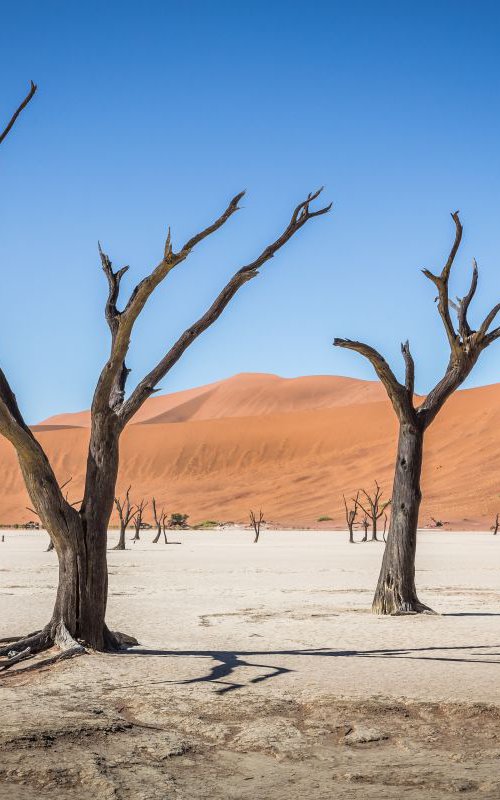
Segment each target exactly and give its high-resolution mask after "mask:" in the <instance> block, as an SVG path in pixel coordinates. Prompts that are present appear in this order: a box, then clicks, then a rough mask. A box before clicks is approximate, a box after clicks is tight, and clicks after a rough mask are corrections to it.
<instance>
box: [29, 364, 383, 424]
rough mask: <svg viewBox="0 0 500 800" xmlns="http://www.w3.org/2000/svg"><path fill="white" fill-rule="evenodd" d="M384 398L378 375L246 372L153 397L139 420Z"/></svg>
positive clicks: (82, 420) (79, 420)
mask: <svg viewBox="0 0 500 800" xmlns="http://www.w3.org/2000/svg"><path fill="white" fill-rule="evenodd" d="M383 399H385V392H384V389H383V388H382V386H381V385H380V384H379V383H378V382H377V381H359V380H355V379H354V378H343V377H337V376H332V375H312V376H306V377H304V378H280V377H278V376H277V375H265V374H258V373H242V374H240V375H235V376H234V377H232V378H228V379H227V380H225V381H218V382H217V383H209V384H207V385H206V386H199V387H197V388H196V389H186V390H184V391H183V392H173V393H172V394H166V395H160V396H158V397H152V398H150V399H149V400H148V401H147V402H146V403H145V404H144V406H143V407H142V408H141V410H140V411H139V412H138V414H137V415H136V416H135V418H134V422H148V423H149V422H155V423H156V422H187V421H188V420H193V419H220V418H226V417H256V416H259V417H260V416H263V415H265V414H273V413H279V412H284V411H302V410H305V409H313V408H335V407H336V406H352V405H357V404H359V403H366V402H369V401H371V400H383ZM40 424H41V425H43V426H47V425H63V426H68V425H71V426H74V425H76V426H81V427H88V426H89V424H90V415H89V412H88V411H80V412H77V413H75V414H59V415H57V416H55V417H50V418H49V419H47V420H45V421H44V422H42V423H40Z"/></svg>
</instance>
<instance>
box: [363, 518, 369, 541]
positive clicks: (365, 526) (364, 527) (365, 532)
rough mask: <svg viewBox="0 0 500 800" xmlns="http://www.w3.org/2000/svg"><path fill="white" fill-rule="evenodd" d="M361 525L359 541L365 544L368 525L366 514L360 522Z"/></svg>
mask: <svg viewBox="0 0 500 800" xmlns="http://www.w3.org/2000/svg"><path fill="white" fill-rule="evenodd" d="M361 524H362V526H363V530H364V534H363V538H362V539H361V541H362V542H367V541H368V524H369V523H368V517H367V516H366V514H365V516H364V517H363V521H362V523H361Z"/></svg>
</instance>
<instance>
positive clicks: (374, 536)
mask: <svg viewBox="0 0 500 800" xmlns="http://www.w3.org/2000/svg"><path fill="white" fill-rule="evenodd" d="M373 514H374V515H373V518H372V538H371V541H372V542H378V539H377V517H376V516H375V514H376V511H374V512H373Z"/></svg>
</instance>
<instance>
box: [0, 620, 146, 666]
mask: <svg viewBox="0 0 500 800" xmlns="http://www.w3.org/2000/svg"><path fill="white" fill-rule="evenodd" d="M104 639H105V647H106V649H107V650H111V651H114V652H116V651H119V650H123V649H127V648H128V647H134V646H135V645H137V644H139V642H138V641H137V639H134V637H133V636H128V635H127V634H126V633H120V632H119V631H110V630H108V628H106V629H105V635H104ZM0 643H1V644H3V646H2V647H0V673H2V672H5V671H6V670H9V669H10V668H11V667H13V666H14V665H15V664H19V663H20V662H21V661H25V660H27V659H29V658H32V657H33V656H36V655H37V654H38V653H42V652H44V651H46V650H51V649H52V648H53V647H57V648H58V649H59V651H60V652H59V653H56V654H55V655H53V656H50V657H49V658H45V659H42V660H38V661H35V662H34V663H33V664H30V665H28V666H23V667H22V668H21V669H17V670H15V671H14V672H10V673H9V675H18V674H21V673H22V674H24V673H25V672H31V671H33V670H37V669H40V668H42V667H48V666H51V665H52V664H56V663H57V662H59V661H64V660H66V659H68V658H74V657H75V656H79V655H83V654H84V653H87V652H89V651H88V650H87V648H86V647H85V646H84V645H83V644H82V643H81V642H78V641H77V640H76V639H74V638H73V637H72V636H71V634H70V632H69V631H68V629H67V627H66V625H65V624H64V622H63V621H62V620H61V621H60V622H58V623H57V624H54V622H50V623H49V624H48V625H47V626H46V627H45V628H43V630H41V631H36V632H35V633H31V634H29V636H24V637H21V636H19V637H11V638H7V639H2V640H0ZM5 643H8V644H5Z"/></svg>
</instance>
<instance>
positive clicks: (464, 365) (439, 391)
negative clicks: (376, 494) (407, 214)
mask: <svg viewBox="0 0 500 800" xmlns="http://www.w3.org/2000/svg"><path fill="white" fill-rule="evenodd" d="M452 218H453V221H454V223H455V239H454V243H453V246H452V248H451V250H450V254H449V256H448V259H447V261H446V263H445V265H444V267H443V269H442V270H441V272H440V273H439V274H437V275H435V274H433V273H432V272H430V271H429V270H427V269H426V270H423V272H424V275H425V276H426V277H427V278H429V280H431V281H432V283H433V284H434V285H435V286H436V288H437V291H438V298H437V300H438V311H439V314H440V317H441V320H442V323H443V326H444V329H445V332H446V336H447V338H448V343H449V348H450V358H449V362H448V366H447V368H446V371H445V374H444V376H443V377H442V379H441V380H440V381H439V382H438V383H437V384H436V386H435V387H434V388H433V389H432V390H431V391H430V392H429V394H428V395H427V397H426V398H425V400H423V402H421V403H420V405H418V406H417V407H415V398H414V381H415V365H414V361H413V357H412V355H411V353H410V346H409V344H408V342H406V343H405V344H403V345H401V350H402V354H403V358H404V362H405V368H406V369H405V373H406V374H405V381H404V384H403V383H400V382H399V381H398V380H397V378H396V376H395V375H394V373H393V371H392V370H391V368H390V366H389V365H388V363H387V362H386V361H385V359H384V358H383V357H382V356H381V355H380V353H378V352H377V350H375V349H374V348H373V347H370V346H369V345H367V344H363V343H362V342H356V341H351V340H349V339H335V341H334V344H335V345H337V346H338V347H346V348H348V349H350V350H354V351H356V352H357V353H360V354H361V355H363V356H365V357H366V358H367V359H368V360H369V361H370V362H371V364H372V366H373V367H374V369H375V372H376V373H377V375H378V377H379V378H380V380H381V381H382V383H383V384H384V386H385V389H386V391H387V394H388V396H389V398H390V400H391V402H392V405H393V407H394V411H395V412H396V415H397V417H398V419H399V441H398V451H397V458H396V468H395V475H394V485H393V491H392V513H391V520H390V523H389V532H388V536H387V546H386V548H385V551H384V557H383V560H382V569H381V572H380V577H379V581H378V585H377V589H376V592H375V597H374V600H373V606H372V609H373V611H374V612H375V613H377V614H405V613H421V612H425V611H430V609H429V608H428V606H426V605H424V603H421V602H420V601H419V599H418V597H417V591H416V587H415V550H416V541H417V524H418V512H419V508H420V501H421V491H420V474H421V470H422V448H423V441H424V434H425V431H426V430H427V428H428V427H429V425H430V424H431V423H432V421H433V420H434V419H435V418H436V416H437V414H438V413H439V411H440V410H441V408H442V407H443V405H444V404H445V402H446V400H447V399H448V398H449V397H450V395H452V394H453V392H454V391H455V390H456V389H457V388H458V387H459V386H460V385H461V384H462V382H463V381H464V380H465V379H466V378H467V376H468V375H469V374H470V372H471V370H472V369H473V367H474V365H475V363H476V361H477V360H478V358H479V356H480V354H481V353H482V351H483V350H485V349H486V348H487V347H488V346H489V345H490V344H491V343H492V342H494V341H495V340H496V339H498V338H499V336H500V327H497V328H494V329H492V330H491V326H492V323H493V321H494V319H495V317H496V315H497V314H498V312H499V311H500V304H498V305H496V306H494V307H493V308H492V310H491V311H490V312H489V313H488V314H487V315H486V317H485V318H484V320H483V322H482V323H481V325H480V326H479V327H478V329H477V330H474V329H472V328H471V326H470V324H469V321H468V319H467V312H468V310H469V306H470V303H471V301H472V298H473V297H474V294H475V292H476V287H477V278H478V270H477V264H476V262H475V261H474V262H473V267H472V280H471V284H470V288H469V290H468V292H467V294H466V295H465V296H464V297H462V298H458V299H457V302H456V303H450V299H449V296H448V283H449V278H450V272H451V268H452V265H453V262H454V259H455V256H456V254H457V251H458V249H459V246H460V241H461V239H462V225H461V222H460V219H459V215H458V212H455V213H454V214H452ZM450 306H451V307H452V308H454V309H455V311H456V316H457V322H456V323H455V322H454V321H453V320H452V318H451V314H450Z"/></svg>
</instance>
